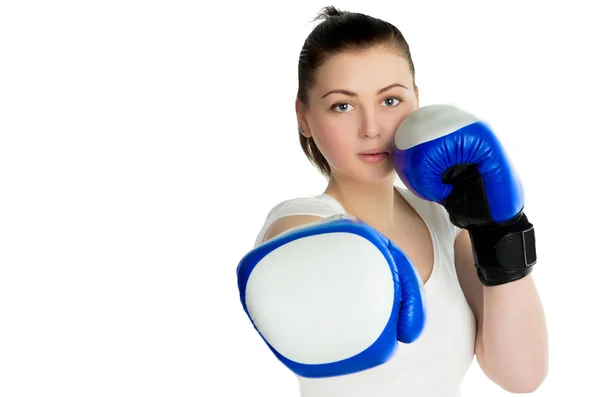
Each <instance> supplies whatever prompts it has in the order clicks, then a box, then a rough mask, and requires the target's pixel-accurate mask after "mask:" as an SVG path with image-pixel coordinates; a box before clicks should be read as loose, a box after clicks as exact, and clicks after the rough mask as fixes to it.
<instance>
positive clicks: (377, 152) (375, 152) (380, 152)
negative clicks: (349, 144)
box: [359, 149, 390, 154]
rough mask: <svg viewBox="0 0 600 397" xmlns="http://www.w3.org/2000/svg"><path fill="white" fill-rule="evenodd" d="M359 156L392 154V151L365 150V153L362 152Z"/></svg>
mask: <svg viewBox="0 0 600 397" xmlns="http://www.w3.org/2000/svg"><path fill="white" fill-rule="evenodd" d="M359 154H390V151H389V150H385V149H373V150H365V151H363V152H360V153H359Z"/></svg>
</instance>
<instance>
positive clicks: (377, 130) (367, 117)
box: [359, 109, 382, 138]
mask: <svg viewBox="0 0 600 397" xmlns="http://www.w3.org/2000/svg"><path fill="white" fill-rule="evenodd" d="M381 131H382V128H381V124H380V123H379V120H378V119H377V113H376V111H375V110H374V109H367V110H365V111H364V112H363V117H362V120H361V126H360V130H359V136H360V137H361V138H374V137H376V136H378V135H380V134H381Z"/></svg>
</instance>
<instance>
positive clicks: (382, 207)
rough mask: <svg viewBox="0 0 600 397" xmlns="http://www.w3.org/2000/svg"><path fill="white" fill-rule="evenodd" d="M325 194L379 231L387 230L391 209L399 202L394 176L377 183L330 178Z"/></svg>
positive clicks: (392, 224) (391, 221) (390, 220)
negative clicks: (367, 183)
mask: <svg viewBox="0 0 600 397" xmlns="http://www.w3.org/2000/svg"><path fill="white" fill-rule="evenodd" d="M325 193H327V194H329V195H330V196H331V197H333V198H334V199H336V200H337V201H338V202H339V203H340V204H341V205H342V206H343V207H344V209H345V210H346V211H347V212H348V213H349V214H351V215H354V216H356V217H357V218H359V219H361V220H362V221H364V222H366V223H367V224H369V225H370V226H372V227H373V228H375V229H376V230H378V231H379V232H381V233H387V232H391V231H392V230H393V226H394V219H395V216H394V209H395V208H396V207H397V206H398V205H399V201H398V194H397V193H396V189H395V187H394V178H393V177H391V178H389V179H388V180H385V181H382V182H381V183H377V184H369V185H366V184H363V183H359V182H356V181H353V180H344V181H343V183H342V181H341V180H340V179H339V178H333V177H331V178H330V180H329V184H328V186H327V189H325Z"/></svg>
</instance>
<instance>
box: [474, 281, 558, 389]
mask: <svg viewBox="0 0 600 397" xmlns="http://www.w3.org/2000/svg"><path fill="white" fill-rule="evenodd" d="M481 338H482V339H483V341H482V347H483V352H482V353H483V355H482V357H479V361H480V365H481V367H482V370H483V371H484V372H485V373H486V375H487V376H488V377H490V379H492V380H494V381H495V382H496V383H497V384H498V385H500V386H501V387H503V388H505V389H506V390H509V391H512V392H530V391H533V390H535V389H536V388H537V387H538V386H539V385H540V384H541V383H542V382H543V380H544V378H545V376H546V373H547V370H548V336H547V330H546V320H545V315H544V310H543V307H542V303H541V301H540V298H539V295H538V292H537V289H536V287H535V284H534V282H533V279H532V277H531V276H527V277H524V278H522V279H520V280H517V281H513V282H510V283H506V284H502V285H498V286H493V287H483V329H482V334H481Z"/></svg>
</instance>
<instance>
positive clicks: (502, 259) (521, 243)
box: [496, 226, 537, 270]
mask: <svg viewBox="0 0 600 397" xmlns="http://www.w3.org/2000/svg"><path fill="white" fill-rule="evenodd" d="M496 259H497V260H498V264H499V265H500V266H502V267H503V268H505V269H506V270H519V269H523V268H525V267H530V266H533V265H535V263H536V262H537V253H536V250H535V232H534V229H533V226H531V227H530V228H529V229H527V230H523V231H521V232H513V233H509V234H507V235H506V236H504V237H502V238H501V239H500V241H498V245H496Z"/></svg>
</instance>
